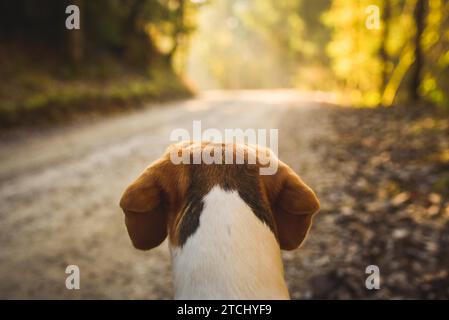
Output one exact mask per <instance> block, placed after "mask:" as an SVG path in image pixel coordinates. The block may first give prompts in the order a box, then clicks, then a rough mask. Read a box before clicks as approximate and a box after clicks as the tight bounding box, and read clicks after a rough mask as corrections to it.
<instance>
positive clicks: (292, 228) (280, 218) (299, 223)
mask: <svg viewBox="0 0 449 320" xmlns="http://www.w3.org/2000/svg"><path fill="white" fill-rule="evenodd" d="M262 179H263V181H264V185H265V188H266V192H267V196H268V200H269V202H270V205H271V209H272V211H273V215H274V220H275V223H276V229H277V233H278V239H279V243H280V246H281V249H284V250H293V249H295V248H297V247H298V246H299V245H300V244H301V243H302V242H303V240H304V238H305V237H306V235H307V232H308V231H309V229H310V226H311V224H312V216H313V214H314V213H316V212H317V211H318V209H319V207H320V203H319V201H318V198H317V197H316V195H315V193H314V192H313V191H312V189H310V188H309V187H308V186H307V185H306V184H305V183H304V182H303V181H302V180H301V178H300V177H299V176H298V175H297V174H296V173H295V172H294V171H293V170H292V169H291V168H290V167H289V166H287V165H286V164H284V163H282V162H281V161H279V166H278V171H277V172H276V174H274V175H271V176H262Z"/></svg>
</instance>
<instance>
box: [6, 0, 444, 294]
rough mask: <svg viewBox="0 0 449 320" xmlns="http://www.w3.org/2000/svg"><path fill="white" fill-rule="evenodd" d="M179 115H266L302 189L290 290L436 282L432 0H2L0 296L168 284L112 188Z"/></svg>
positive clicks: (439, 224)
mask: <svg viewBox="0 0 449 320" xmlns="http://www.w3.org/2000/svg"><path fill="white" fill-rule="evenodd" d="M69 5H76V6H77V7H78V8H79V11H80V29H77V30H69V29H67V28H66V20H67V19H68V17H69V16H70V15H71V12H70V13H66V8H67V6H69ZM195 119H200V120H203V122H204V126H205V127H207V126H208V127H215V128H220V129H223V128H279V129H280V140H279V146H280V157H281V159H283V160H285V161H286V162H287V163H288V164H290V165H291V166H292V167H293V168H294V169H295V170H297V171H298V172H299V174H300V175H301V176H302V177H303V178H304V180H305V181H306V182H307V183H308V184H309V185H311V187H312V188H313V189H314V190H316V191H317V193H318V195H319V197H320V199H321V202H322V211H321V214H320V215H319V216H318V217H317V219H316V222H315V226H314V229H313V230H312V232H311V234H310V236H309V239H308V241H307V243H306V244H305V245H304V246H303V247H302V248H301V249H299V250H297V251H295V252H286V253H284V262H285V265H286V278H287V282H288V284H289V288H290V291H291V293H292V297H293V298H302V299H304V298H305V299H312V298H323V299H344V298H368V299H369V298H373V299H375V298H427V299H435V298H449V270H448V267H449V233H448V232H449V222H448V221H449V202H448V201H449V200H448V195H449V1H447V0H257V1H255V0H189V1H187V0H185V1H183V0H96V1H86V0H72V1H62V0H41V1H33V0H19V1H13V0H1V1H0V125H1V128H0V137H1V142H0V144H1V148H0V203H1V212H0V247H1V250H0V297H2V298H170V297H171V295H172V283H171V280H170V279H171V278H170V272H169V257H168V252H167V248H166V244H165V245H164V246H163V247H162V248H159V249H157V250H155V251H152V252H149V253H142V252H137V251H134V249H133V248H132V247H131V246H130V244H129V239H128V238H127V235H126V230H125V229H124V225H123V221H122V216H121V214H120V210H119V209H118V208H117V202H118V199H119V197H120V193H121V191H122V190H123V189H124V187H125V186H126V185H127V183H129V182H130V181H132V180H133V178H134V177H135V176H136V175H137V174H138V173H139V172H140V171H141V170H142V169H143V168H144V167H145V166H146V165H147V164H148V163H150V162H151V161H153V160H154V159H156V158H157V157H158V156H159V155H160V153H161V152H162V151H163V150H164V149H165V147H166V146H167V145H168V144H169V143H170V141H169V140H168V136H169V132H170V130H173V129H175V128H178V127H183V128H187V129H190V128H191V122H192V121H193V120H195ZM68 264H77V265H79V266H80V268H81V273H82V275H83V276H82V277H83V278H82V282H81V283H82V284H81V286H82V289H81V290H77V291H70V290H67V289H66V288H65V286H64V281H65V276H66V275H65V274H64V270H65V266H67V265H68ZM370 264H376V265H378V266H379V268H380V271H381V275H382V278H381V289H380V290H374V291H373V290H367V289H366V287H365V278H366V276H367V275H366V274H365V267H366V266H368V265H370Z"/></svg>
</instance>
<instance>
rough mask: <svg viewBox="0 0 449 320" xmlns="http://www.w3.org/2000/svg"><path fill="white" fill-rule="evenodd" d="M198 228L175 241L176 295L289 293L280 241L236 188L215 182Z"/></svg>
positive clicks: (269, 296) (241, 296) (237, 296)
mask: <svg viewBox="0 0 449 320" xmlns="http://www.w3.org/2000/svg"><path fill="white" fill-rule="evenodd" d="M203 202H204V207H203V211H202V212H201V216H200V222H199V226H198V228H197V230H196V231H195V232H194V233H193V234H192V235H190V236H189V238H188V239H187V241H186V242H185V243H184V244H183V245H182V246H181V247H172V248H171V253H172V264H173V273H174V285H175V298H177V299H288V298H289V294H288V290H287V286H286V284H285V280H284V271H283V265H282V259H281V252H280V248H279V244H278V242H277V241H276V238H275V236H274V234H273V232H272V231H271V230H270V228H269V227H268V226H267V225H266V224H265V223H263V222H262V221H261V220H260V219H258V218H257V217H256V215H255V214H254V213H253V212H252V210H251V208H250V207H249V206H248V205H247V204H246V203H245V202H244V201H243V200H242V199H241V198H240V197H239V194H238V192H236V191H224V190H222V189H221V188H219V187H214V188H213V189H212V190H211V191H210V192H209V193H208V194H207V195H206V197H204V199H203Z"/></svg>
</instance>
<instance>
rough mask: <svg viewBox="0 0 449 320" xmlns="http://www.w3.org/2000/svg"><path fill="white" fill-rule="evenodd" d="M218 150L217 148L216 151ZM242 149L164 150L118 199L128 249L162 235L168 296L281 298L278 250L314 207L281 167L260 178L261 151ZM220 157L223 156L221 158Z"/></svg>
mask: <svg viewBox="0 0 449 320" xmlns="http://www.w3.org/2000/svg"><path fill="white" fill-rule="evenodd" d="M211 145H212V146H213V147H214V151H213V152H215V154H213V155H217V152H222V151H217V150H225V149H226V147H227V148H228V149H227V150H229V147H230V150H232V152H233V154H234V157H235V158H236V157H237V155H239V154H240V155H244V156H245V159H248V158H249V157H250V156H254V157H255V159H256V161H255V162H254V163H250V162H249V161H247V160H245V161H244V162H243V163H240V164H235V163H234V164H229V163H228V162H225V161H224V160H223V161H222V162H221V163H211V164H205V163H200V164H192V163H191V162H190V163H187V164H186V163H179V164H174V163H173V161H171V156H170V155H173V154H177V153H179V152H184V154H187V155H188V158H189V159H192V158H194V157H195V156H197V155H198V154H200V153H202V152H204V151H207V152H210V149H208V148H210V147H211ZM217 148H218V149H217ZM264 152H265V154H266V152H268V153H269V150H268V151H267V149H264V148H259V147H257V146H256V147H251V146H248V145H244V144H232V145H229V144H211V143H196V142H187V143H182V144H176V145H172V146H170V147H169V148H168V149H167V151H166V152H165V154H164V155H163V156H162V157H161V158H160V159H159V160H157V161H155V162H154V163H152V164H151V165H150V166H149V167H148V168H146V169H145V171H144V172H143V173H142V174H141V175H140V176H139V177H138V178H137V180H135V181H134V182H133V183H131V185H129V186H128V187H127V188H126V190H125V191H124V193H123V196H122V198H121V200H120V206H121V208H122V209H123V212H124V213H125V224H126V227H127V230H128V233H129V236H130V238H131V241H132V243H133V245H134V246H135V247H136V248H137V249H141V250H149V249H152V248H155V247H157V246H158V245H160V244H161V243H162V242H163V241H164V240H165V239H166V238H167V236H168V239H169V247H170V252H171V258H172V268H173V276H174V289H175V299H289V298H290V296H289V292H288V289H287V285H286V282H285V279H284V270H283V263H282V258H281V249H283V250H293V249H295V248H297V247H299V245H300V244H301V243H302V242H303V241H304V239H305V237H306V235H307V232H308V230H309V229H310V227H311V224H312V217H313V216H314V214H315V213H316V212H317V211H318V209H319V200H318V198H317V196H316V195H315V193H314V192H313V191H312V190H311V189H310V188H309V187H308V186H307V185H306V184H305V183H304V182H303V181H302V180H301V178H300V177H299V176H298V175H297V174H296V173H295V172H294V171H293V170H292V169H291V168H290V167H289V166H287V165H286V164H285V163H283V162H281V161H280V160H278V159H277V157H275V156H274V157H273V158H271V160H270V161H277V162H278V168H277V172H276V173H275V174H273V175H261V174H260V172H259V170H260V168H261V167H262V166H263V164H261V161H259V160H260V155H261V153H264ZM224 154H225V152H224V151H223V155H224Z"/></svg>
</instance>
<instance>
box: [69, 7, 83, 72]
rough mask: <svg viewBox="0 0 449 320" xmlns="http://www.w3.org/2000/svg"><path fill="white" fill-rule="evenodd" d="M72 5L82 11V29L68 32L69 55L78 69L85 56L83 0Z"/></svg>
mask: <svg viewBox="0 0 449 320" xmlns="http://www.w3.org/2000/svg"><path fill="white" fill-rule="evenodd" d="M72 3H73V4H74V5H76V6H78V8H79V9H80V20H81V24H80V29H79V30H68V31H67V32H68V47H67V50H68V55H69V57H70V62H71V63H72V65H73V66H74V67H75V69H78V68H79V66H80V65H81V61H82V60H83V56H84V37H83V31H82V30H83V25H82V23H83V21H82V12H83V0H73V1H72Z"/></svg>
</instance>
